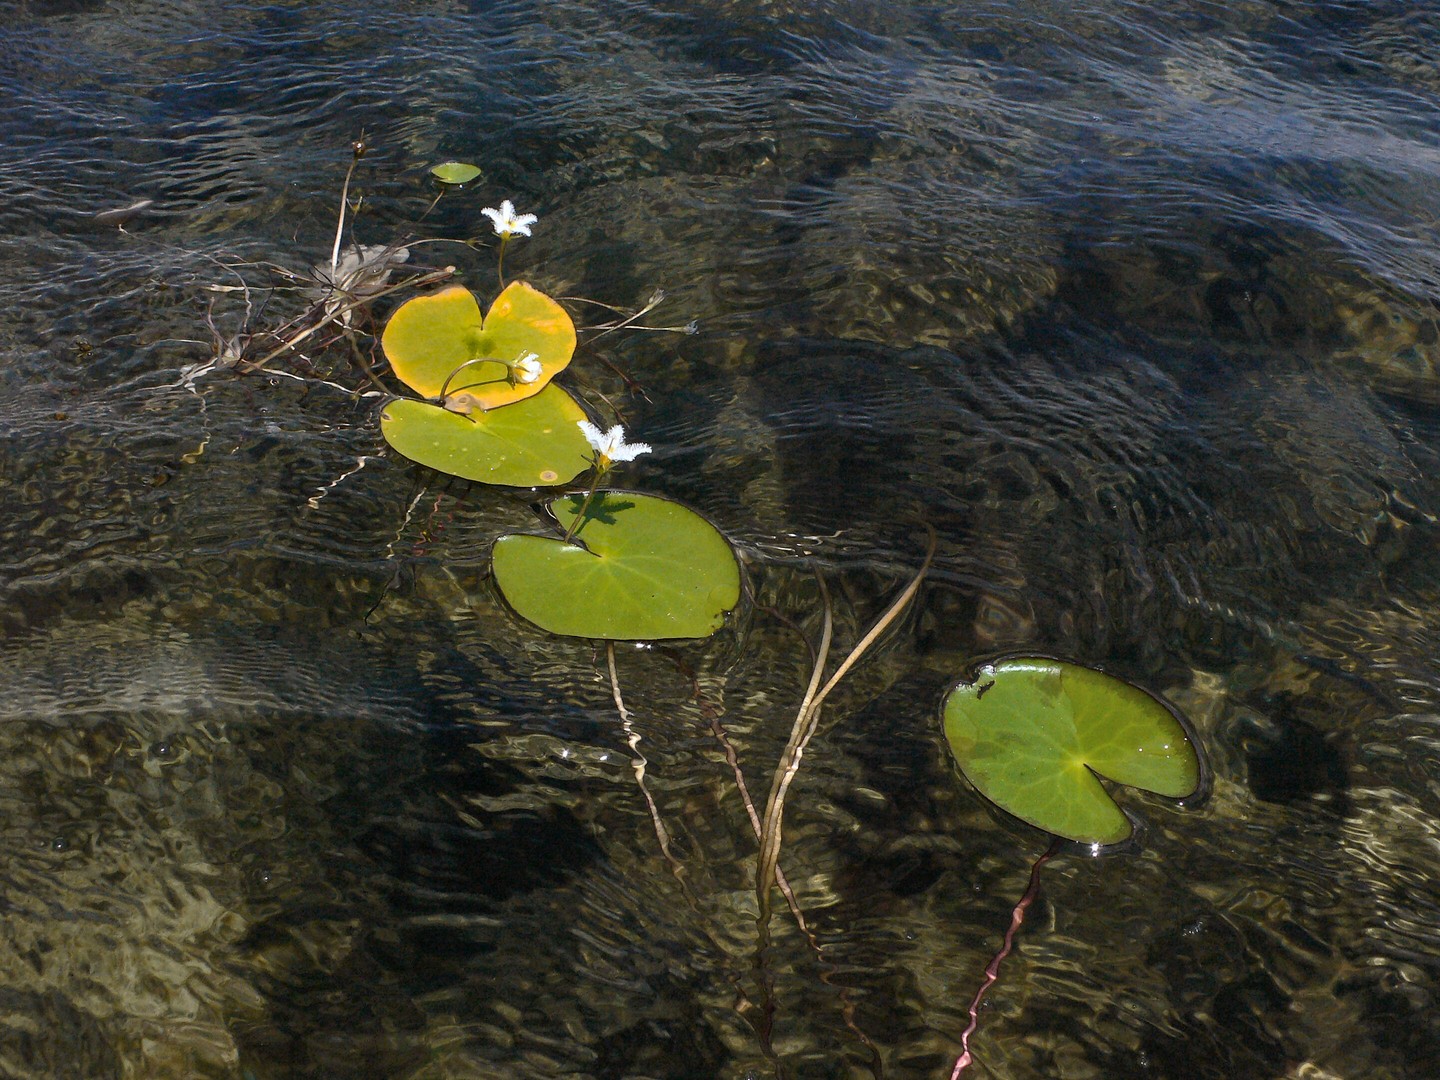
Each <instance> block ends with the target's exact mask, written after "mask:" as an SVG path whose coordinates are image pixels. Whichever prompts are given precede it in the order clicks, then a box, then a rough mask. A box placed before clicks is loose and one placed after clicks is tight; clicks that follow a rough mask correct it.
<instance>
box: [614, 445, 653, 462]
mask: <svg viewBox="0 0 1440 1080" xmlns="http://www.w3.org/2000/svg"><path fill="white" fill-rule="evenodd" d="M648 453H650V444H649V443H643V442H637V443H621V444H620V445H619V446H617V447H615V449H614V450H612V451H611V452H610V460H611V461H634V460H635V459H636V458H637V457H639V456H640V455H641V454H648Z"/></svg>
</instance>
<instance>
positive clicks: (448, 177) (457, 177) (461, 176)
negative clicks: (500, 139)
mask: <svg viewBox="0 0 1440 1080" xmlns="http://www.w3.org/2000/svg"><path fill="white" fill-rule="evenodd" d="M430 175H431V176H433V177H435V179H436V180H439V181H440V183H442V184H468V183H469V182H470V181H471V180H474V179H475V178H476V177H477V176H479V175H480V169H479V166H476V165H471V164H470V163H469V162H468V161H447V162H445V163H443V164H441V165H436V166H435V167H434V168H433V169H431V170H430Z"/></svg>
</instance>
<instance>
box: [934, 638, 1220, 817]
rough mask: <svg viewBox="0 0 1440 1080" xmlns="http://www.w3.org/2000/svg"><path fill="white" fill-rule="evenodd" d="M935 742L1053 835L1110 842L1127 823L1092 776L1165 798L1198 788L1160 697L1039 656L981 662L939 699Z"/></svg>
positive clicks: (1178, 728) (1192, 764) (1194, 760)
mask: <svg viewBox="0 0 1440 1080" xmlns="http://www.w3.org/2000/svg"><path fill="white" fill-rule="evenodd" d="M944 714H945V738H946V740H947V741H948V742H949V743H950V749H951V751H953V753H954V754H955V760H956V761H957V762H958V763H959V765H960V770H961V772H963V773H964V774H965V777H966V779H967V780H969V781H970V782H971V783H972V784H974V785H975V787H976V789H978V790H979V792H980V794H982V795H984V796H985V797H986V798H987V799H989V800H990V801H991V802H993V803H995V804H996V805H997V806H999V807H1000V808H1001V809H1003V810H1005V811H1007V812H1009V813H1011V814H1013V815H1015V816H1016V817H1018V818H1020V819H1021V820H1023V821H1028V822H1029V823H1030V824H1031V825H1034V826H1035V827H1036V828H1040V829H1044V830H1045V831H1046V832H1049V833H1053V834H1054V835H1056V836H1063V837H1065V838H1067V839H1070V840H1078V841H1082V842H1085V843H1095V844H1115V843H1119V842H1120V841H1122V840H1125V839H1127V838H1128V837H1129V836H1130V833H1131V824H1130V821H1129V819H1128V818H1126V816H1125V815H1124V814H1123V813H1121V811H1120V808H1119V807H1118V806H1116V805H1115V802H1114V800H1112V799H1111V798H1110V795H1109V793H1108V792H1107V791H1106V790H1105V786H1104V785H1103V784H1101V783H1100V781H1099V779H1097V777H1105V778H1106V779H1109V780H1113V781H1115V782H1117V783H1120V784H1125V785H1128V786H1130V787H1136V788H1140V789H1142V790H1144V791H1153V792H1155V793H1156V794H1158V795H1165V796H1168V797H1170V798H1175V799H1179V798H1184V797H1186V796H1189V795H1193V794H1194V793H1195V792H1196V790H1197V789H1198V788H1199V787H1200V781H1201V769H1200V760H1199V757H1198V755H1197V754H1196V750H1195V746H1194V745H1193V744H1192V743H1191V741H1190V737H1189V735H1188V734H1187V733H1186V731H1185V727H1184V725H1183V724H1182V723H1181V721H1180V719H1179V717H1178V714H1177V713H1176V712H1175V711H1174V709H1173V708H1172V707H1171V706H1169V705H1168V704H1166V703H1165V702H1164V701H1163V700H1162V699H1160V698H1158V697H1156V696H1155V695H1153V694H1150V693H1147V692H1146V691H1144V690H1141V689H1140V688H1138V687H1136V686H1132V685H1130V684H1129V683H1127V682H1124V681H1123V680H1121V679H1117V678H1115V677H1113V676H1110V675H1106V674H1104V673H1103V672H1099V671H1095V670H1093V669H1092V668H1086V667H1081V666H1079V665H1078V664H1069V663H1065V662H1064V661H1061V660H1052V659H1049V658H1046V657H1011V658H1008V659H1004V660H996V661H993V662H991V663H987V664H983V665H981V666H980V667H979V668H978V669H977V670H976V671H975V673H974V676H973V678H971V679H969V680H962V681H961V682H959V683H957V684H956V685H955V687H954V688H953V689H951V691H950V692H949V694H947V695H946V697H945V703H944Z"/></svg>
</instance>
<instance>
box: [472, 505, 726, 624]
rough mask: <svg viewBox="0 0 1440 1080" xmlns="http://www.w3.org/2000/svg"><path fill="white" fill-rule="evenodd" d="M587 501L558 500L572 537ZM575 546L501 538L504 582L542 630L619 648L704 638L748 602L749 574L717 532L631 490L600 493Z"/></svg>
mask: <svg viewBox="0 0 1440 1080" xmlns="http://www.w3.org/2000/svg"><path fill="white" fill-rule="evenodd" d="M584 502H585V497H584V496H583V495H568V496H565V497H563V498H560V499H557V500H555V502H553V503H552V504H551V510H552V511H553V512H554V514H555V517H556V519H557V520H558V521H559V522H560V524H561V526H562V527H565V528H568V527H569V526H570V524H571V522H573V521H574V520H575V518H576V515H577V514H578V513H579V511H580V508H581V506H582V505H583V504H584ZM575 538H576V539H577V540H579V541H581V542H582V543H583V545H584V546H583V547H582V546H580V544H575V543H566V542H565V541H563V540H560V539H555V538H551V537H546V536H525V535H514V536H502V537H501V538H500V539H499V540H497V541H496V542H495V553H494V567H495V581H496V583H497V584H498V585H499V586H500V591H501V592H502V593H504V595H505V599H506V600H508V601H509V603H510V606H511V607H513V608H514V609H515V610H516V612H518V613H519V614H520V615H521V616H522V617H523V618H525V619H528V620H529V621H530V622H532V623H534V624H535V625H536V626H538V627H540V628H541V629H542V630H548V631H550V633H552V634H564V635H567V636H570V637H587V638H605V639H609V640H612V641H656V640H659V639H661V638H703V637H708V636H709V635H710V634H713V633H714V632H715V631H716V630H718V629H720V627H721V625H722V624H723V623H724V621H725V612H727V611H729V610H730V609H731V608H733V607H734V606H735V604H736V603H737V602H738V601H739V599H740V567H739V564H737V563H736V561H735V553H734V552H733V551H731V550H730V545H729V543H728V542H727V541H726V540H725V538H724V537H723V536H721V535H720V533H719V531H718V530H717V529H716V528H715V526H713V525H711V524H710V523H709V522H708V521H706V520H705V519H704V518H702V517H701V516H700V515H699V514H696V513H695V512H694V511H692V510H687V509H686V508H685V507H683V506H681V505H680V504H679V503H676V502H671V501H670V500H669V499H661V498H657V497H656V496H654V495H637V494H635V493H633V492H628V491H601V492H597V493H596V495H595V497H594V499H592V500H591V502H590V506H589V507H588V508H587V509H586V510H585V517H584V520H583V521H582V522H581V524H580V525H579V527H578V528H577V529H576V532H575Z"/></svg>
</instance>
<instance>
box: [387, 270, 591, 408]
mask: <svg viewBox="0 0 1440 1080" xmlns="http://www.w3.org/2000/svg"><path fill="white" fill-rule="evenodd" d="M380 346H381V348H383V349H384V350H385V355H386V357H388V358H389V360H390V367H391V369H392V370H393V371H394V372H395V377H396V378H397V379H399V380H400V381H401V382H403V383H404V384H405V385H406V386H408V387H410V389H412V390H414V391H415V392H416V393H417V394H419V395H421V396H422V397H426V398H439V397H440V396H441V394H442V391H443V394H444V397H445V404H446V407H447V408H449V409H450V410H451V411H453V412H466V411H469V410H472V409H495V408H499V407H500V406H502V405H510V404H513V403H514V402H517V401H524V400H525V399H526V398H529V397H534V396H535V395H536V394H538V393H540V391H541V390H543V389H545V387H546V385H547V384H548V383H549V382H550V380H551V379H553V378H554V377H555V376H556V375H558V374H560V372H562V371H564V370H565V368H566V367H567V366H568V365H569V363H570V358H571V357H572V356H574V355H575V323H574V321H573V320H572V319H571V318H570V316H569V314H568V313H567V312H566V311H565V309H564V308H562V307H561V306H560V305H559V304H557V303H556V302H555V301H554V300H552V299H551V298H550V297H549V296H547V295H545V294H544V293H543V292H541V291H540V290H539V289H535V288H532V287H531V286H529V285H527V284H525V282H523V281H512V282H511V283H510V284H509V285H508V286H507V287H506V288H505V291H504V292H502V293H501V294H500V295H499V296H497V297H496V298H495V303H493V304H491V305H490V311H489V313H488V314H487V315H485V317H484V318H481V316H480V302H479V301H478V300H476V299H475V294H474V293H472V292H471V291H470V290H469V289H467V288H465V287H464V286H462V285H452V286H450V287H449V288H445V289H441V290H440V291H439V292H437V293H431V294H430V295H429V296H417V297H415V298H413V299H411V300H407V301H405V303H403V304H401V305H400V306H399V307H398V308H396V310H395V314H394V315H391V316H390V321H389V322H388V323H387V324H386V325H385V333H384V334H382V335H381V336H380ZM527 356H533V357H534V358H535V359H536V360H537V361H538V362H539V364H540V373H539V376H538V377H537V378H536V379H535V381H534V382H530V383H521V382H516V381H513V380H512V379H511V378H510V368H509V366H508V365H510V364H513V363H515V362H516V361H517V360H520V359H522V358H524V357H527Z"/></svg>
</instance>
